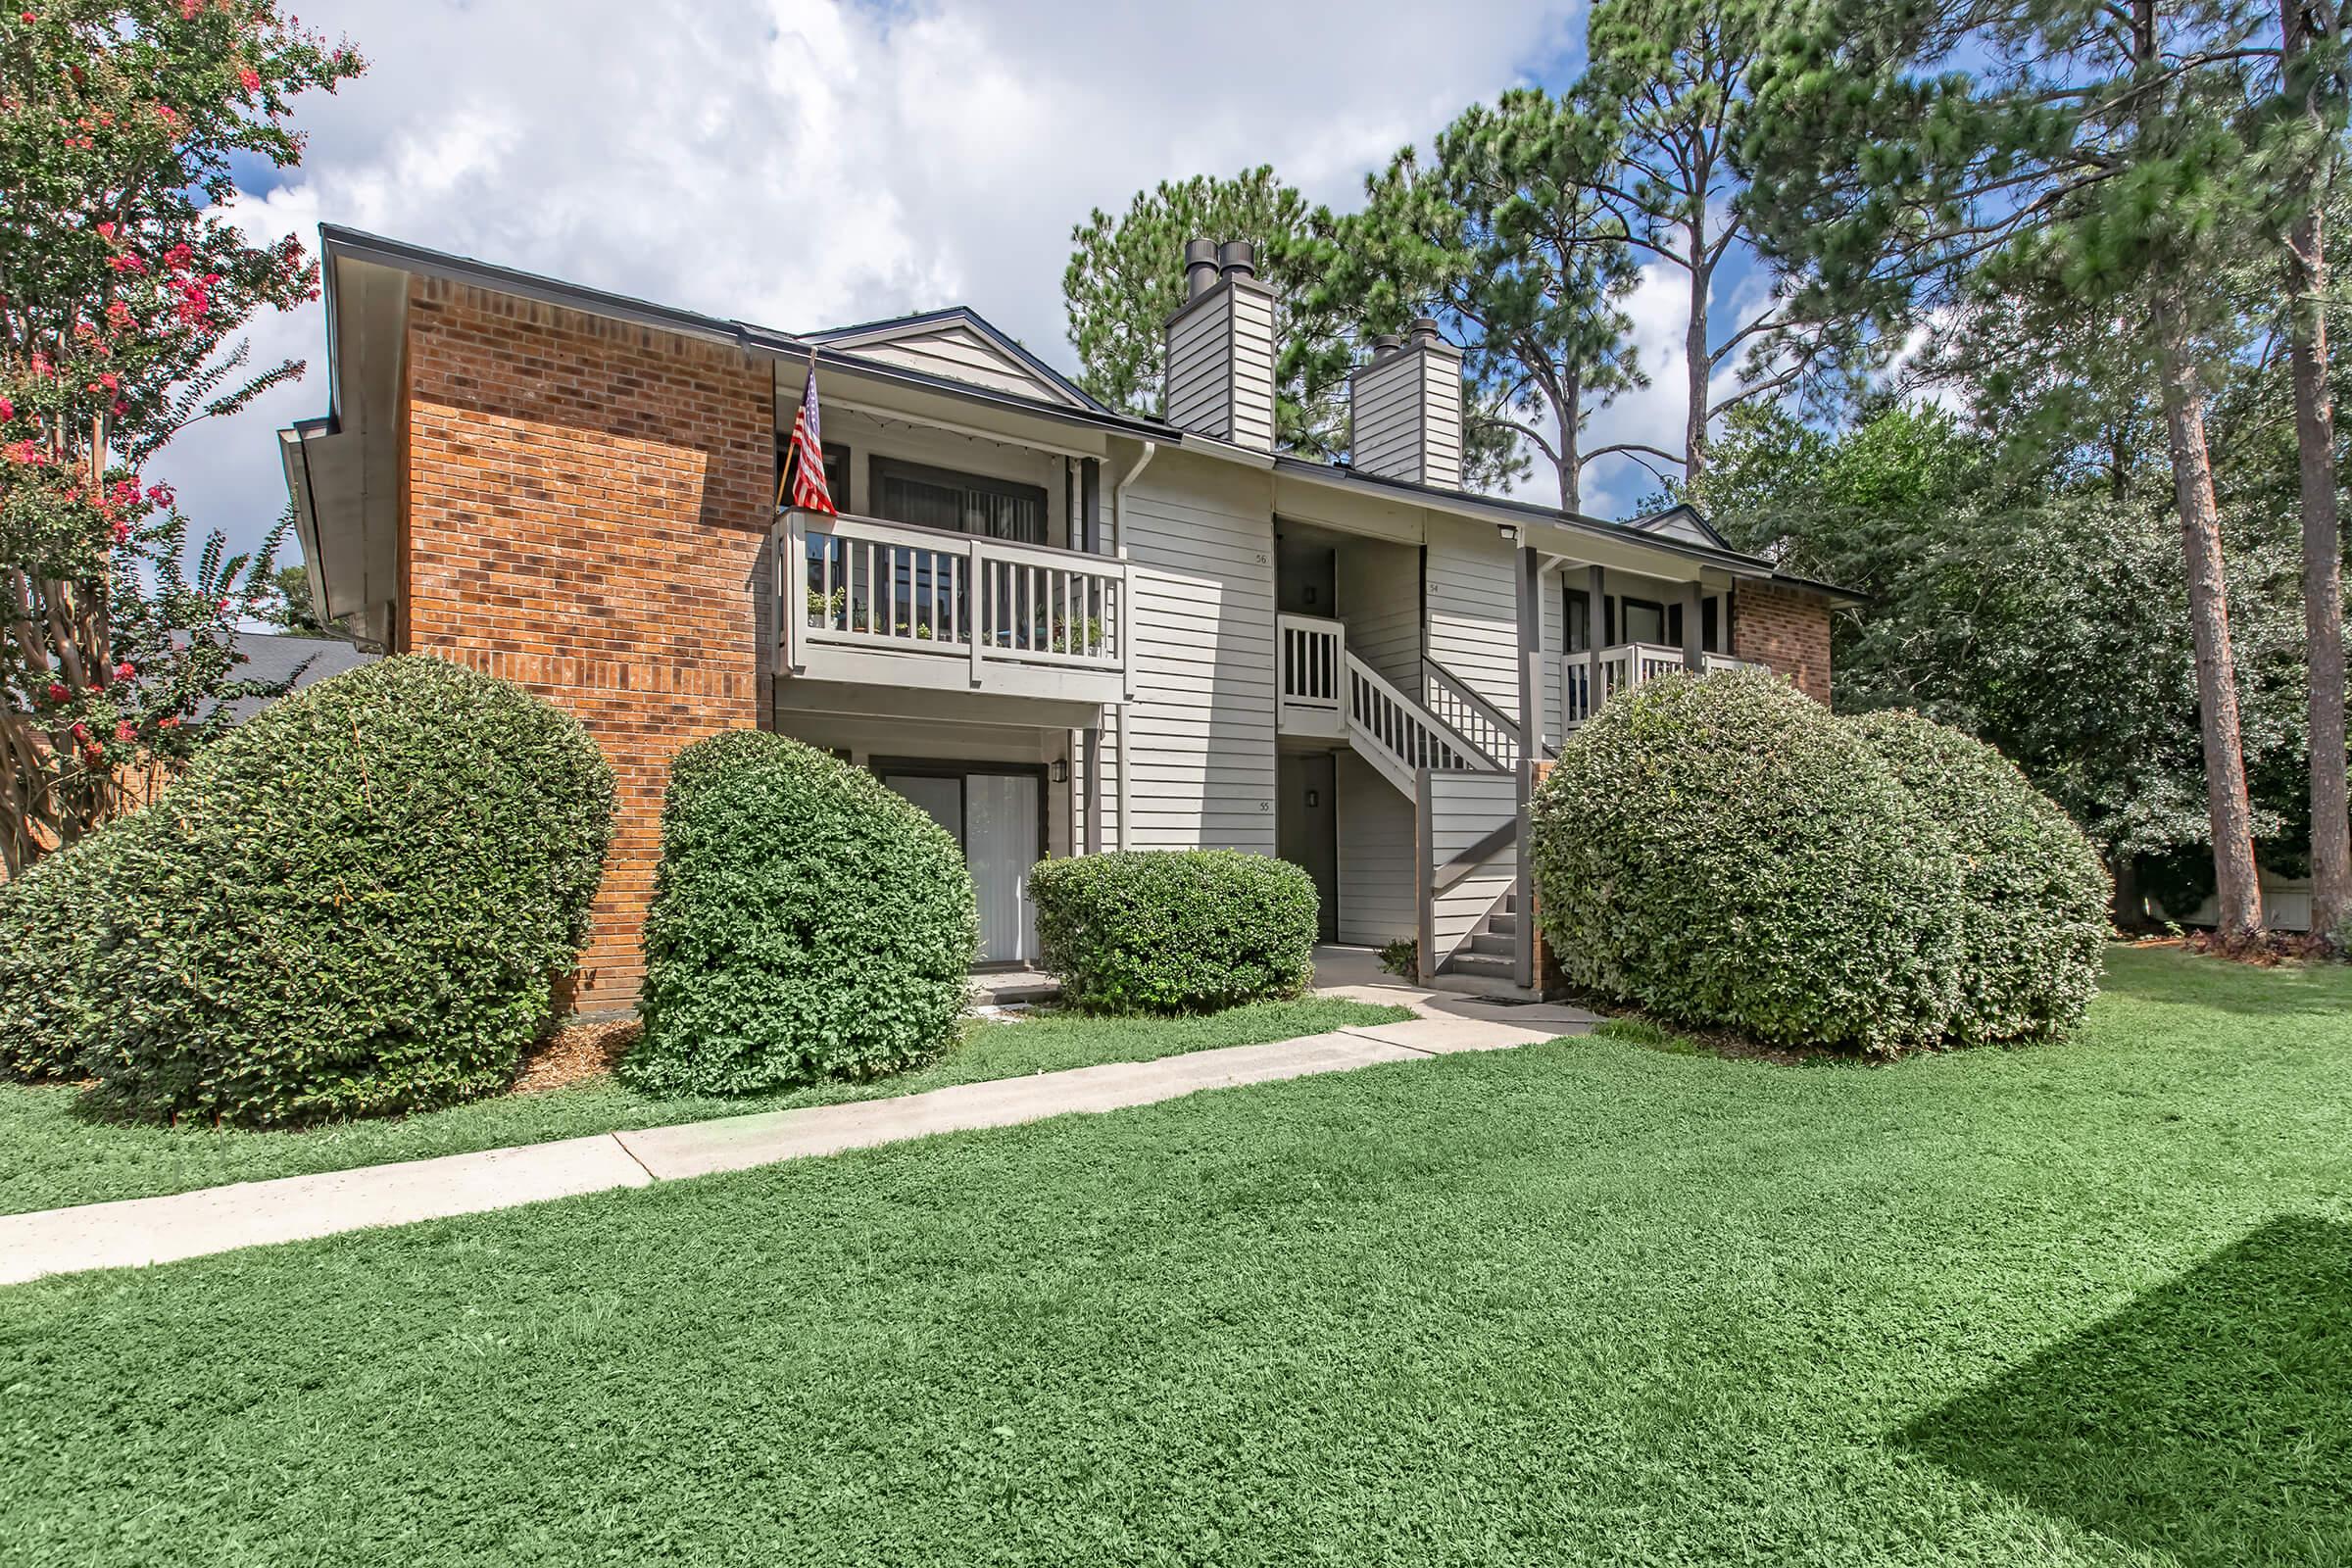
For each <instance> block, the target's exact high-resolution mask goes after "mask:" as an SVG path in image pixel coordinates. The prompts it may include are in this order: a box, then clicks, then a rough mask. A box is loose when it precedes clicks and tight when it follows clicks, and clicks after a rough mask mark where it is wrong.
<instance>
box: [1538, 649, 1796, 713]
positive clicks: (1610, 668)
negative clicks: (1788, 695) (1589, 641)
mask: <svg viewBox="0 0 2352 1568" xmlns="http://www.w3.org/2000/svg"><path fill="white" fill-rule="evenodd" d="M1701 658H1702V665H1701V668H1702V671H1703V672H1705V673H1710V674H1711V673H1713V672H1714V671H1716V670H1719V669H1762V668H1763V667H1764V666H1763V665H1761V664H1757V663H1752V662H1748V661H1746V660H1740V659H1734V658H1733V657H1732V656H1731V655H1729V654H1706V655H1703V656H1701ZM1683 667H1684V664H1683V651H1682V650H1681V649H1680V648H1673V647H1669V646H1667V645H1666V644H1664V643H1619V644H1617V645H1616V646H1615V647H1612V648H1597V649H1594V650H1593V652H1591V653H1585V654H1569V655H1566V656H1565V657H1563V658H1562V659H1561V661H1560V724H1561V727H1562V728H1565V729H1574V728H1575V727H1576V726H1577V725H1579V724H1582V723H1583V722H1584V721H1585V720H1586V719H1588V718H1591V717H1592V716H1593V714H1594V713H1597V712H1598V711H1600V705H1601V704H1603V703H1605V702H1607V701H1608V700H1609V699H1610V698H1612V697H1614V696H1616V695H1617V694H1618V693H1619V692H1622V691H1631V690H1632V689H1633V688H1635V687H1636V686H1639V685H1641V684H1642V682H1643V681H1646V680H1654V679H1655V678H1656V677H1658V676H1660V675H1666V674H1679V673H1681V672H1682V670H1683Z"/></svg>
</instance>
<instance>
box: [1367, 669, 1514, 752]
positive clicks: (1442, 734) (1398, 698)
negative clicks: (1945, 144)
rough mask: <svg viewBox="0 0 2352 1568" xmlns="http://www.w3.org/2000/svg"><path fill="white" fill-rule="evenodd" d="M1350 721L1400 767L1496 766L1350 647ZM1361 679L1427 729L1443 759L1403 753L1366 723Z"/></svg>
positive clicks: (1442, 720) (1408, 717) (1414, 723)
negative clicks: (1360, 704)
mask: <svg viewBox="0 0 2352 1568" xmlns="http://www.w3.org/2000/svg"><path fill="white" fill-rule="evenodd" d="M1358 681H1360V682H1362V683H1363V684H1364V685H1365V686H1366V687H1368V688H1369V689H1370V690H1371V691H1373V692H1374V693H1376V694H1377V695H1379V696H1381V697H1385V698H1386V699H1387V700H1388V701H1389V703H1390V704H1391V705H1393V706H1394V707H1395V708H1396V709H1397V711H1399V712H1400V713H1401V714H1402V715H1403V717H1404V718H1405V719H1406V721H1408V722H1409V723H1411V724H1413V725H1415V726H1417V727H1419V728H1421V729H1424V730H1426V731H1428V732H1429V734H1428V738H1429V739H1430V740H1431V741H1432V742H1434V743H1435V746H1434V748H1432V749H1433V750H1434V751H1435V753H1436V755H1437V758H1438V759H1441V760H1423V759H1421V758H1419V757H1416V756H1414V755H1412V754H1409V753H1407V752H1404V751H1403V750H1401V749H1400V748H1398V747H1397V746H1396V745H1395V744H1394V743H1392V742H1391V741H1390V740H1389V738H1388V737H1387V736H1385V735H1383V734H1382V733H1381V732H1380V730H1379V729H1378V728H1376V727H1375V726H1374V725H1372V724H1370V723H1369V722H1367V721H1366V720H1365V718H1364V717H1363V715H1362V714H1361V713H1360V712H1359V711H1357V710H1358V705H1357V702H1356V694H1355V688H1356V683H1357V682H1358ZM1348 726H1349V728H1351V729H1354V730H1359V731H1361V732H1362V733H1364V734H1366V735H1369V736H1370V737H1371V738H1372V739H1373V741H1374V742H1376V743H1377V744H1378V745H1379V746H1380V747H1381V749H1382V750H1383V751H1385V752H1387V753H1388V754H1389V755H1390V756H1391V757H1392V758H1394V759H1395V760H1397V763H1398V764H1399V765H1400V766H1402V767H1404V768H1406V769H1407V770H1410V771H1418V770H1419V769H1421V768H1424V767H1434V768H1439V769H1443V770H1446V771H1454V770H1460V771H1463V772H1481V771H1485V770H1488V769H1491V768H1493V767H1494V766H1495V761H1494V760H1493V759H1492V758H1490V757H1488V756H1487V755H1486V753H1484V752H1483V751H1481V750H1480V749H1479V748H1478V747H1477V746H1475V745H1473V744H1472V743H1471V742H1470V740H1469V739H1468V738H1467V737H1466V736H1464V735H1463V734H1462V733H1461V732H1460V731H1459V730H1457V729H1455V728H1454V727H1453V726H1452V725H1450V724H1448V723H1446V721H1445V720H1444V719H1442V718H1440V717H1438V715H1437V714H1435V713H1433V712H1431V711H1429V710H1428V709H1427V708H1424V707H1423V706H1422V705H1421V704H1419V703H1417V702H1414V701H1413V700H1412V699H1411V698H1409V697H1407V696H1405V695H1404V693H1402V692H1400V691H1398V690H1397V688H1396V687H1395V686H1393V685H1391V684H1390V683H1389V680H1388V677H1386V676H1385V675H1383V674H1381V672H1380V671H1379V670H1377V669H1374V668H1373V667H1372V666H1371V665H1370V664H1367V663H1365V662H1363V660H1361V659H1360V658H1358V657H1356V655H1355V653H1354V651H1353V650H1349V652H1348ZM1447 753H1450V754H1452V755H1451V760H1442V759H1444V758H1445V757H1446V754H1447Z"/></svg>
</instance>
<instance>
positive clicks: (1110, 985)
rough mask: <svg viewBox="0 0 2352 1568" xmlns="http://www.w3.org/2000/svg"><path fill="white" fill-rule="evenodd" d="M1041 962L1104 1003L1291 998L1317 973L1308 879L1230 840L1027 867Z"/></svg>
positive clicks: (1209, 1003) (1189, 1007) (1158, 1008)
mask: <svg viewBox="0 0 2352 1568" xmlns="http://www.w3.org/2000/svg"><path fill="white" fill-rule="evenodd" d="M1029 891H1030V896H1031V897H1032V898H1034V899H1035V900H1036V901H1037V933H1038V940H1039V944H1040V946H1041V947H1042V948H1043V949H1044V952H1045V964H1046V967H1047V968H1048V969H1050V970H1052V971H1053V972H1054V974H1056V975H1058V976H1059V977H1060V979H1061V984H1062V998H1063V1000H1064V1001H1066V1002H1068V1003H1069V1004H1071V1005H1074V1006H1080V1007H1087V1008H1092V1009H1094V1010H1096V1011H1100V1012H1189V1011H1198V1010H1201V1009H1204V1008H1210V1007H1231V1006H1237V1005H1240V1004H1242V1003H1245V1002H1255V1001H1259V1000H1261V999H1264V998H1269V997H1295V996H1298V995H1299V994H1300V993H1301V992H1303V991H1304V990H1305V989H1306V988H1307V985H1308V983H1309V982H1310V981H1311V980H1312V979H1313V978H1314V948H1315V926H1316V916H1317V914H1318V913H1319V910H1320V901H1319V900H1318V898H1317V896H1316V893H1315V882H1314V878H1313V877H1311V876H1309V875H1307V873H1306V872H1305V871H1303V870H1301V869H1299V867H1298V866H1296V865H1293V864H1291V863H1290V862H1289V861H1287V860H1278V859H1275V858H1272V857H1270V856H1264V855H1243V854H1240V853H1238V852H1236V851H1232V850H1140V851H1126V852H1121V853H1116V854H1110V855H1089V856H1083V857H1080V858H1077V859H1072V860H1053V861H1049V862H1048V863H1046V864H1044V865H1041V866H1039V867H1038V868H1037V869H1036V870H1035V871H1033V872H1031V873H1030V877H1029Z"/></svg>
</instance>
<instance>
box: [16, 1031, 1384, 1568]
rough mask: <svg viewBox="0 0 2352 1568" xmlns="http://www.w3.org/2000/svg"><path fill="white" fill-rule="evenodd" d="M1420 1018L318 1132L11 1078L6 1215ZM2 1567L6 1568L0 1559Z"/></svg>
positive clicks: (969, 1047) (1002, 1057)
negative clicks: (178, 1120)
mask: <svg viewBox="0 0 2352 1568" xmlns="http://www.w3.org/2000/svg"><path fill="white" fill-rule="evenodd" d="M1410 1016H1411V1014H1410V1013H1409V1012H1407V1011H1406V1010H1405V1009H1404V1008H1401V1007H1375V1006H1367V1005H1364V1004H1362V1003H1358V1002H1338V1001H1331V1000H1327V999H1325V998H1320V997H1310V998H1307V999H1305V1000H1303V1001H1299V1002H1267V1003H1259V1004H1256V1005H1252V1006H1247V1007H1234V1008H1230V1009H1228V1010H1227V1011H1224V1012H1219V1013H1210V1014H1207V1015H1204V1016H1201V1017H1197V1018H1115V1019H1103V1018H1087V1017H1081V1016H1078V1015H1076V1014H1071V1013H1040V1014H1038V1015H1036V1016H1034V1017H1032V1018H1030V1019H1028V1020H1026V1021H1024V1022H1020V1023H993V1022H983V1023H974V1024H972V1025H971V1026H970V1028H969V1031H968V1033H967V1034H966V1036H965V1038H964V1041H963V1043H962V1044H961V1045H959V1046H958V1047H956V1050H954V1051H952V1052H950V1053H949V1054H947V1055H945V1056H943V1057H941V1058H940V1059H939V1060H938V1061H936V1062H933V1063H932V1064H931V1065H930V1066H928V1067H925V1068H922V1069H920V1070H918V1071H915V1072H909V1073H902V1074H900V1075H899V1076H897V1077H895V1078H886V1079H880V1080H877V1081H875V1082H873V1083H866V1084H821V1085H818V1086H816V1087H814V1088H810V1089H798V1090H793V1091H791V1092H790V1093H787V1094H781V1095H760V1096H750V1097H745V1098H740V1099H733V1100H720V1099H714V1098H707V1097H706V1098H686V1099H673V1100H657V1099H653V1098H651V1097H649V1096H645V1095H640V1094H636V1093H634V1092H632V1091H631V1090H629V1089H627V1088H625V1087H623V1086H622V1085H620V1084H618V1083H616V1082H614V1081H613V1080H612V1079H610V1078H603V1079H598V1080H595V1081H592V1082H589V1083H582V1084H575V1085H573V1086H571V1087H569V1088H565V1089H555V1090H549V1091H548V1092H546V1093H544V1094H533V1095H509V1096H507V1097H505V1098H503V1099H499V1100H485V1101H477V1102H476V1103H473V1104H470V1105H458V1106H455V1107H453V1108H451V1109H448V1110H437V1111H432V1112H429V1113H427V1114H424V1115H418V1116H404V1117H399V1118H396V1119H393V1120H389V1121H353V1122H337V1123H333V1124H331V1125H328V1126H324V1127H318V1128H313V1129H310V1130H308V1131H305V1132H292V1133H287V1132H270V1133H257V1132H222V1131H220V1130H218V1129H215V1128H209V1127H188V1128H165V1127H126V1126H120V1125H111V1124H108V1123H103V1122H92V1121H89V1120H87V1119H85V1118H84V1117H82V1116H81V1115H79V1114H77V1113H76V1111H75V1109H74V1101H75V1098H76V1096H77V1093H78V1092H77V1091H75V1090H73V1089H71V1088H58V1087H53V1086H52V1087H37V1088H36V1087H29V1086H26V1085H24V1084H8V1083H0V1151H5V1157H4V1158H0V1214H21V1213H25V1212H28V1211H30V1210H32V1209H36V1208H56V1207H60V1206H62V1205H64V1204H68V1203H95V1202H101V1201H106V1200H108V1199H115V1198H146V1197H152V1196H155V1195H157V1194H162V1193H184V1192H187V1191H189V1190H191V1189H193V1188H198V1187H213V1186H217V1185H219V1184H221V1183H222V1182H250V1181H261V1180H263V1179H265V1178H268V1177H271V1176H302V1175H308V1174H311V1173H312V1172H316V1171H329V1170H349V1169H351V1168H352V1167H353V1166H355V1165H376V1164H381V1163H383V1162H385V1161H387V1160H395V1159H426V1158H429V1157H431V1156H433V1155H435V1154H463V1153H468V1152H472V1151H474V1150H477V1149H504V1148H507V1147H509V1146H511V1145H515V1144H541V1143H546V1142H548V1141H549V1140H550V1139H556V1138H576V1137H579V1136H582V1135H583V1134H588V1133H607V1132H617V1131H619V1130H621V1129H624V1128H630V1127H661V1126H666V1125H668V1124H670V1123H673V1122H684V1121H707V1120H709V1119H710V1118H711V1117H713V1116H734V1115H742V1114H744V1113H747V1112H750V1111H756V1110H783V1109H788V1108H790V1107H792V1106H796V1105H829V1104H836V1103H840V1102H842V1101H848V1100H880V1099H884V1098H886V1097H889V1096H893V1095H911V1094H918V1093H920V1092H921V1091H923V1090H925V1089H944V1088H946V1087H947V1086H948V1085H950V1084H965V1083H976V1082H978V1081H979V1080H981V1079H985V1078H1019V1077H1024V1076H1026V1075H1028V1074H1030V1073H1038V1072H1057V1071H1059V1070H1060V1069H1062V1068H1064V1067H1087V1066H1093V1065H1094V1064H1096V1063H1098V1062H1105V1061H1150V1060H1152V1058H1154V1057H1157V1056H1173V1055H1177V1054H1182V1053H1184V1052H1188V1051H1207V1050H1211V1049H1213V1048H1215V1047H1219V1046H1251V1045H1259V1044H1262V1043H1264V1042H1266V1041H1271V1040H1288V1039H1290V1038H1292V1037H1293V1036H1295V1035H1311V1034H1320V1033H1322V1032H1323V1031H1325V1030H1329V1029H1338V1028H1341V1027H1343V1026H1346V1025H1349V1024H1367V1023H1387V1022H1391V1021H1393V1020H1396V1019H1398V1018H1407V1017H1410ZM0 1561H5V1556H4V1551H0Z"/></svg>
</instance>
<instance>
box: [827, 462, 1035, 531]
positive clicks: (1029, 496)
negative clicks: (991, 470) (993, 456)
mask: <svg viewBox="0 0 2352 1568" xmlns="http://www.w3.org/2000/svg"><path fill="white" fill-rule="evenodd" d="M871 478H872V481H873V495H872V498H871V505H872V506H873V509H874V515H876V516H878V517H881V518H882V519H884V520H885V521H888V522H907V523H912V524H914V525H915V526H917V527H922V528H942V529H945V530H947V531H948V532H950V533H976V534H980V535H982V536H984V537H986V538H990V539H1010V540H1013V541H1015V542H1017V543H1020V544H1031V545H1042V544H1044V543H1046V492H1045V490H1044V489H1043V488H1042V487H1040V486H1038V485H1033V484H1014V483H1011V482H1009V481H1007V480H1004V479H986V478H982V477H980V476H979V475H977V474H969V473H956V472H953V471H951V470H949V469H946V468H926V467H923V466H919V465H917V464H912V463H901V462H899V461H898V460H897V459H895V458H876V459H874V460H873V468H872V473H871Z"/></svg>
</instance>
